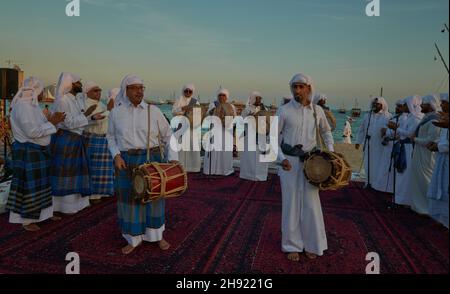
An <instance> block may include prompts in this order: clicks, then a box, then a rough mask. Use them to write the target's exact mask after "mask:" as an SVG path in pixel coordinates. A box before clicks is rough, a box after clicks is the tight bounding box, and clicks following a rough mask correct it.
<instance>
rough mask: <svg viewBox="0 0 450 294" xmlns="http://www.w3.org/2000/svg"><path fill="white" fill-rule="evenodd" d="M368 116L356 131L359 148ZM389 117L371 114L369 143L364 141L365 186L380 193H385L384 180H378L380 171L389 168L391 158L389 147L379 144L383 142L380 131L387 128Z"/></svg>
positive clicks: (362, 140) (383, 114)
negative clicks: (369, 185)
mask: <svg viewBox="0 0 450 294" xmlns="http://www.w3.org/2000/svg"><path fill="white" fill-rule="evenodd" d="M369 116H370V114H366V115H365V117H364V120H363V122H362V123H361V126H360V127H359V130H358V136H357V138H356V144H359V145H361V146H363V145H364V142H365V138H366V132H367V126H368V124H369ZM391 117H392V116H391V114H390V113H384V112H380V113H372V117H371V118H370V126H369V130H368V135H369V136H370V141H369V140H367V141H366V146H365V150H364V170H365V173H366V185H367V184H369V183H370V184H371V186H372V188H373V189H375V190H378V191H382V192H385V191H386V186H387V182H386V180H385V179H384V180H383V179H380V178H379V176H380V173H381V172H380V171H381V168H382V167H386V166H389V162H390V159H391V158H390V149H389V147H387V146H383V144H381V142H382V141H383V138H382V137H381V129H382V128H386V127H387V123H388V121H389V120H390V119H391ZM369 153H370V154H369ZM369 160H370V171H369ZM369 177H370V178H369Z"/></svg>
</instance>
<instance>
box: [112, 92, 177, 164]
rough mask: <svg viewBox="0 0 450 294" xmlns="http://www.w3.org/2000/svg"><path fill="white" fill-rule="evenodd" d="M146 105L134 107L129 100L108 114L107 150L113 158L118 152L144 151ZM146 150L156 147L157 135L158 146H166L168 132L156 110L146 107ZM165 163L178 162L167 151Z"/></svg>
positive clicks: (171, 151) (168, 127)
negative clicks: (149, 130) (161, 144)
mask: <svg viewBox="0 0 450 294" xmlns="http://www.w3.org/2000/svg"><path fill="white" fill-rule="evenodd" d="M147 107H148V104H147V103H145V102H144V101H142V102H141V103H140V104H139V105H138V106H136V107H135V106H134V105H133V104H132V103H131V102H130V101H129V100H128V101H126V102H124V103H122V104H121V105H119V106H117V107H115V108H114V109H113V110H112V111H111V113H110V114H109V124H108V133H107V136H106V137H107V140H108V148H109V151H110V152H111V155H112V156H113V157H115V156H116V155H117V154H120V152H121V151H128V150H130V149H147V142H148V141H147V138H148V109H147ZM150 118H151V123H150V128H151V132H150V148H154V147H158V146H159V145H160V142H159V141H158V133H159V134H160V139H161V142H162V143H164V144H166V145H168V144H169V143H170V138H171V136H172V130H171V128H170V125H169V123H168V122H167V120H166V118H165V117H164V115H163V114H162V112H161V110H159V108H158V107H156V106H154V105H151V106H150ZM168 160H169V161H170V160H178V153H177V152H175V151H174V150H173V149H172V148H170V146H169V148H168Z"/></svg>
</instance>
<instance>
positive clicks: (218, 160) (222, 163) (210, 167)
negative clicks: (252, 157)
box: [203, 88, 236, 176]
mask: <svg viewBox="0 0 450 294" xmlns="http://www.w3.org/2000/svg"><path fill="white" fill-rule="evenodd" d="M229 97H230V92H229V91H228V90H227V89H223V88H220V89H219V91H218V92H217V100H216V101H214V102H211V103H210V105H209V108H208V114H210V115H211V114H213V113H214V111H215V109H217V108H218V107H219V106H220V104H227V105H226V106H224V109H227V111H229V112H230V113H226V114H225V115H227V116H230V117H235V116H236V108H235V107H234V105H232V104H229V103H228V102H227V101H228V98H229ZM205 121H206V120H205ZM204 123H205V122H204ZM214 128H216V126H214ZM221 132H222V146H220V147H222V148H221V151H217V150H212V151H206V152H205V156H204V158H203V173H204V174H205V175H221V176H229V175H231V174H233V173H234V169H233V151H229V150H226V148H225V147H226V146H225V136H226V133H227V132H228V133H229V134H230V133H231V134H230V135H231V137H232V136H233V128H232V126H230V125H225V123H224V122H222V131H221ZM219 133H220V132H219ZM212 139H213V141H214V140H217V138H214V137H213V138H212ZM212 145H214V143H212Z"/></svg>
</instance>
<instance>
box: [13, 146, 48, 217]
mask: <svg viewBox="0 0 450 294" xmlns="http://www.w3.org/2000/svg"><path fill="white" fill-rule="evenodd" d="M12 159H13V161H12V170H13V177H12V181H11V190H10V193H9V197H8V203H7V206H6V208H7V209H8V210H10V211H12V212H14V213H17V214H19V215H20V216H21V217H22V218H27V219H35V220H37V219H39V217H40V214H41V211H42V210H44V209H46V208H49V207H51V206H52V189H51V185H50V164H51V160H50V147H48V146H47V147H44V146H40V145H36V144H33V143H19V142H17V141H16V142H14V143H13V144H12Z"/></svg>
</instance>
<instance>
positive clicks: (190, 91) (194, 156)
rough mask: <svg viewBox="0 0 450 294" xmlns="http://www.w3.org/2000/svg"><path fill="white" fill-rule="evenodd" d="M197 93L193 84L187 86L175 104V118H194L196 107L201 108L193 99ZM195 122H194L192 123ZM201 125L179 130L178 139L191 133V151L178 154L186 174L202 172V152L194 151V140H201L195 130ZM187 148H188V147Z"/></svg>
mask: <svg viewBox="0 0 450 294" xmlns="http://www.w3.org/2000/svg"><path fill="white" fill-rule="evenodd" d="M194 92H195V86H194V85H193V84H187V85H185V86H184V87H183V89H182V95H181V97H180V98H178V100H177V101H176V102H175V103H174V104H173V107H172V114H173V116H174V117H175V116H186V117H188V116H189V115H190V116H191V117H192V115H193V113H192V112H193V110H194V107H195V106H200V102H199V101H198V100H197V99H195V98H193V95H194ZM193 122H194V120H192V123H193ZM199 127H200V125H197V126H194V125H190V126H189V128H187V127H182V128H180V129H179V130H177V132H176V135H177V137H180V138H181V137H182V136H184V135H187V132H190V134H189V138H190V140H189V141H190V142H189V150H180V151H179V152H178V158H179V161H180V163H181V164H182V165H183V167H184V170H185V171H186V172H192V173H198V172H200V170H201V167H202V164H201V157H200V150H198V151H194V144H193V142H194V141H193V140H194V138H195V139H196V140H197V141H198V140H199V139H200V138H199V137H198V136H194V135H195V133H194V132H195V130H196V129H197V128H199ZM198 146H200V142H198ZM186 147H187V146H186Z"/></svg>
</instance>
